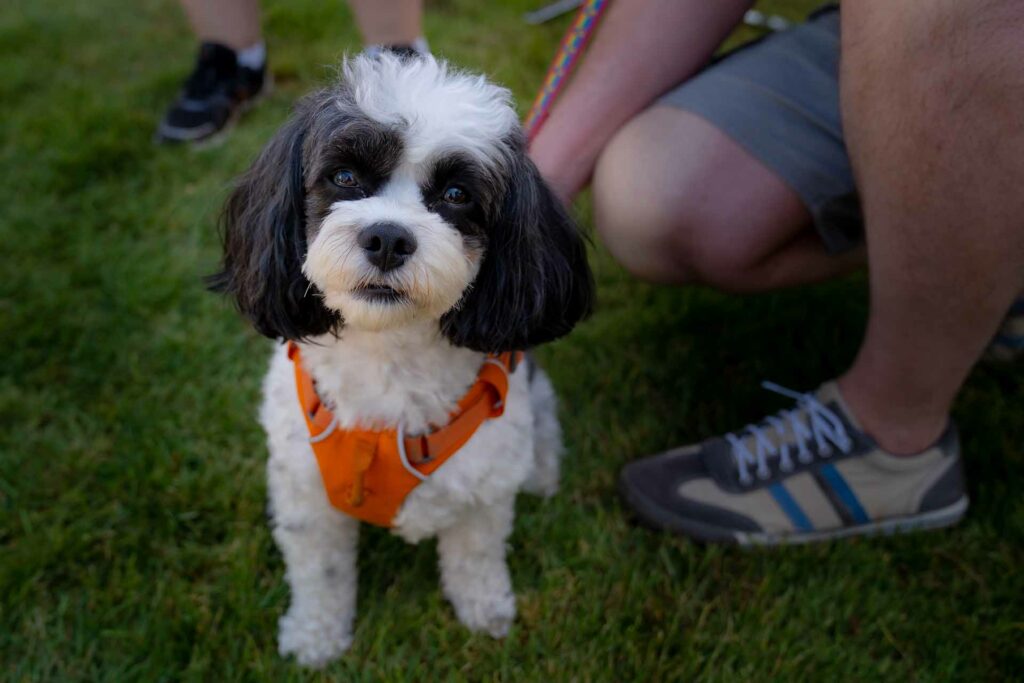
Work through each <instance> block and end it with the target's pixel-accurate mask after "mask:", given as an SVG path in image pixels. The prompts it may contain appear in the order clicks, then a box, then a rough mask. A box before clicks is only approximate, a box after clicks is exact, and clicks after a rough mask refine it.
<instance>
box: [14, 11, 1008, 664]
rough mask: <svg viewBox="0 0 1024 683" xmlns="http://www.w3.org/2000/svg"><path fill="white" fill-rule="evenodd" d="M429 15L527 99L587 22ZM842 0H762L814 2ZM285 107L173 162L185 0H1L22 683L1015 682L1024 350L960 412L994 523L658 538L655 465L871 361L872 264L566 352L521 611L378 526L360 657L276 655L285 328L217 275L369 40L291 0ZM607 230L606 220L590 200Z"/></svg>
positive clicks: (604, 308)
mask: <svg viewBox="0 0 1024 683" xmlns="http://www.w3.org/2000/svg"><path fill="white" fill-rule="evenodd" d="M537 4H540V0H508V1H503V2H486V3H484V2H474V1H473V0H437V1H436V2H432V3H429V6H428V15H427V35H428V36H429V38H430V40H431V43H432V45H433V47H434V49H435V50H437V51H438V52H439V53H441V54H444V55H446V56H448V57H449V58H451V59H452V60H453V61H455V62H457V63H459V64H463V65H466V66H470V67H473V68H475V69H480V70H483V71H485V72H487V73H488V74H490V75H491V76H492V77H493V78H495V79H496V80H498V81H500V82H502V83H505V84H507V85H508V86H510V87H511V88H512V89H513V90H514V91H515V93H516V95H517V97H518V99H519V106H520V109H521V110H522V111H525V109H526V107H527V106H528V104H529V100H530V97H531V96H532V94H533V91H534V89H535V88H536V86H537V85H538V84H539V83H540V81H541V78H542V75H543V71H544V68H545V66H546V64H547V61H548V60H549V58H550V56H551V54H552V52H553V50H554V48H555V45H556V44H557V41H558V39H559V37H560V35H561V33H562V31H563V30H564V28H565V26H566V25H567V22H568V18H563V19H561V20H559V21H556V22H553V23H551V24H548V25H545V26H542V27H539V28H538V27H529V26H527V25H525V24H524V23H523V22H522V21H521V20H520V15H521V14H522V12H523V11H525V10H526V9H529V8H532V7H534V6H535V5H537ZM815 4H816V0H786V1H783V0H776V1H774V2H769V1H767V0H766V1H765V2H763V3H762V9H766V10H771V11H775V12H779V13H781V14H783V15H785V16H788V17H791V18H796V17H799V16H800V15H802V14H803V13H804V12H806V11H807V10H809V9H811V8H812V6H813V5H815ZM264 26H265V30H266V32H267V36H268V41H269V51H270V56H271V61H272V66H273V70H274V76H275V79H276V82H277V90H276V92H275V94H274V95H273V97H272V98H271V99H270V100H269V102H267V103H266V104H265V105H264V106H262V107H260V108H259V109H257V110H256V111H254V112H253V113H251V114H250V115H249V116H247V117H246V118H245V119H244V120H243V122H242V125H241V126H240V127H238V128H237V129H236V130H235V131H234V132H233V133H232V135H231V136H230V138H229V139H228V140H227V141H226V142H225V144H222V145H220V146H218V147H215V148H209V149H203V150H192V149H187V148H168V147H155V146H153V144H152V143H151V135H152V131H153V127H154V124H155V121H156V119H157V117H158V116H159V115H160V113H161V112H162V109H163V107H164V106H166V104H167V103H168V101H169V99H170V98H171V97H172V96H173V94H174V93H175V91H176V89H177V86H178V83H179V81H180V79H181V78H182V77H183V76H184V74H185V73H186V71H187V70H188V68H189V66H190V63H191V59H192V52H193V49H194V48H193V45H192V42H191V38H190V37H189V34H188V31H187V29H186V26H185V22H184V20H183V18H182V17H181V14H180V12H179V11H178V8H177V6H176V5H175V3H174V2H172V0H138V1H135V2H131V3H125V2H118V1H115V0H90V1H89V2H58V1H57V0H34V1H29V0H7V1H6V2H5V3H3V4H2V5H0V55H2V62H0V63H2V65H3V77H2V79H0V106H2V108H3V115H2V117H0V130H2V137H0V273H2V278H0V348H2V349H3V351H4V359H3V361H2V363H0V676H2V677H3V678H4V680H10V681H164V680H196V681H230V680H268V681H285V680H449V679H456V680H457V679H469V680H499V679H500V680H543V681H548V680H570V679H573V680H579V681H591V680H592V681H613V680H614V681H629V680H645V681H647V680H650V681H654V680H692V679H695V678H696V679H702V680H815V681H818V680H883V679H884V680H907V679H914V680H926V681H927V680H936V681H941V680H1002V679H1006V678H1011V677H1013V676H1014V675H1016V676H1020V675H1021V672H1024V572H1021V571H1020V568H1021V565H1022V563H1024V549H1022V548H1024V496H1022V495H1021V494H1020V491H1022V490H1024V417H1022V416H1024V392H1022V388H1024V365H1022V364H1020V363H1018V364H1016V365H1011V366H1005V365H1004V366H991V367H981V368H979V369H978V370H976V371H975V372H974V374H973V375H972V377H971V379H970V381H969V383H968V385H967V387H966V389H965V391H964V392H963V394H962V396H961V398H960V400H959V401H958V403H957V405H956V411H955V412H956V418H957V419H958V420H959V423H960V426H961V428H962V431H963V434H964V437H965V440H964V449H965V453H966V466H967V471H968V476H969V479H970V494H971V498H972V501H973V507H972V509H971V512H970V513H969V515H968V517H967V519H966V521H965V522H964V523H963V524H962V525H961V526H959V527H958V528H956V529H953V530H948V531H943V532H934V533H929V534H924V535H918V536H909V537H899V538H885V539H874V540H858V541H853V542H846V543H836V544H830V545H820V546H816V547H807V548H794V549H782V550H773V551H753V552H750V551H747V552H745V551H741V550H736V549H720V548H714V547H700V546H696V545H693V544H691V543H688V542H686V541H683V540H680V539H676V538H669V537H665V536H662V535H659V534H656V533H652V532H650V531H647V530H645V529H642V528H639V527H637V526H635V525H634V524H632V523H631V522H630V521H629V519H628V517H627V515H626V514H624V510H623V509H622V507H621V505H620V503H619V501H618V498H617V495H616V492H615V480H616V475H617V471H618V469H619V467H620V466H621V465H622V464H623V463H625V462H627V461H629V460H630V459H632V458H635V457H638V456H640V455H643V454H646V453H649V452H652V451H655V450H659V449H662V448H665V447H668V446H670V445H673V444H678V443H682V442H689V441H694V440H698V439H701V438H704V437H706V436H709V435H712V434H715V433H721V432H723V431H726V430H729V429H733V428H736V427H739V426H740V425H742V424H743V423H744V422H746V421H748V420H750V419H752V418H756V417H759V416H760V415H762V414H764V413H765V412H766V411H768V410H775V409H777V408H779V407H781V405H782V404H780V403H779V401H778V400H777V398H778V397H774V396H773V395H771V394H768V393H766V392H764V391H762V390H761V389H759V387H758V384H759V382H760V381H761V380H762V379H766V378H769V379H772V380H775V381H777V382H780V383H782V384H785V385H787V386H792V387H796V388H810V387H813V386H815V385H816V384H817V383H818V382H819V381H820V380H822V379H824V378H826V377H830V376H833V375H835V374H836V373H837V372H838V371H840V370H841V369H842V368H843V367H844V366H845V364H847V363H848V362H849V361H850V360H851V358H852V356H853V354H854V352H855V350H856V346H857V343H858V341H859V338H860V335H861V332H862V330H863V321H864V316H865V312H866V308H867V300H866V288H865V280H864V278H863V276H856V277H852V278H849V279H847V280H844V281H841V282H835V283H830V284H827V285H822V286H817V287H809V288H803V289H800V290H796V291H789V292H784V293H779V294H773V295H765V296H755V297H734V296H726V295H722V294H717V293H714V292H711V291H708V290H704V289H671V288H662V287H653V286H648V285H645V284H641V283H638V282H636V281H634V280H632V279H630V278H629V277H628V276H627V275H626V274H625V273H624V272H623V271H622V270H621V269H619V268H618V267H617V266H616V265H614V264H613V263H612V262H611V260H610V259H609V258H608V256H607V255H606V253H605V252H604V251H603V250H602V249H601V248H600V247H599V246H598V247H595V249H594V252H593V262H594V266H595V270H596V274H597V278H598V282H599V296H600V305H599V308H598V311H597V313H596V314H595V315H594V316H593V318H592V319H591V320H590V321H588V322H587V323H585V324H584V325H582V326H581V327H580V328H578V330H577V331H576V332H575V333H574V334H573V335H572V336H571V337H570V338H568V339H565V340H562V341H559V342H558V343H555V344H552V345H550V346H548V347H546V348H544V349H541V350H540V352H539V356H540V358H541V360H542V362H544V363H545V364H546V366H547V367H548V368H549V370H550V373H551V375H552V378H553V380H554V382H555V384H556V386H557V388H558V390H559V393H560V395H561V398H562V418H563V421H564V424H565V428H566V439H567V443H568V446H569V454H568V456H567V462H566V466H565V479H564V485H563V489H562V492H561V494H560V495H559V496H558V497H557V498H556V499H554V500H553V501H550V502H548V503H544V504H541V503H540V502H538V501H537V500H534V499H532V498H528V497H523V498H521V500H520V503H519V514H518V519H517V521H516V530H515V533H514V535H513V536H512V538H511V541H510V547H511V560H510V561H511V568H512V573H513V578H514V583H515V587H516V590H517V593H518V596H519V619H518V621H517V623H516V625H515V626H514V627H513V630H512V633H511V634H510V636H509V637H508V638H507V639H506V640H503V641H495V640H492V639H490V638H488V637H485V636H472V635H470V634H469V633H468V632H467V631H466V630H465V629H464V628H463V627H462V626H461V625H460V624H459V623H458V622H457V621H456V620H455V617H454V615H453V613H452V611H451V609H450V607H449V606H448V605H447V604H446V603H445V602H444V600H443V599H442V597H441V594H440V591H439V589H438V587H437V570H436V566H435V565H436V552H435V549H434V547H433V544H431V543H424V544H422V545H420V546H416V547H413V546H408V545H405V544H403V543H402V542H400V541H398V540H397V539H395V538H392V537H390V536H389V535H387V534H386V533H385V532H383V531H381V530H371V531H369V532H368V533H365V534H364V536H363V540H362V553H361V566H362V572H361V576H360V588H359V590H360V614H359V617H358V620H357V631H356V639H355V645H354V647H353V648H352V650H351V652H350V653H349V654H347V655H346V656H345V657H344V658H343V659H342V660H340V661H339V662H337V663H336V664H334V665H332V666H331V667H330V668H328V669H327V670H326V671H325V672H322V673H310V672H305V671H302V670H300V669H298V668H297V667H296V666H295V665H294V664H293V663H292V662H291V661H288V660H282V659H281V658H280V657H279V656H278V655H277V652H276V642H275V639H276V633H275V631H276V621H277V617H278V615H279V614H281V612H282V611H283V609H284V608H285V605H286V601H287V592H286V589H285V586H284V582H283V578H282V572H283V566H282V562H281V558H280V556H279V555H278V553H277V550H276V549H275V547H274V545H273V542H272V540H271V538H270V534H269V532H268V529H267V526H266V520H265V516H264V506H265V499H266V491H265V485H264V480H263V465H264V459H265V448H264V445H263V438H262V434H261V432H260V429H259V427H258V425H257V424H256V421H255V408H256V402H257V398H258V386H259V381H260V377H261V375H262V373H263V370H264V367H265V364H266V359H267V356H268V353H269V350H270V343H269V342H267V341H266V340H264V339H262V338H259V337H258V336H257V335H256V334H255V333H254V332H253V331H252V330H250V329H249V328H248V327H247V326H246V325H245V324H244V323H243V321H242V320H241V319H240V318H239V316H238V315H237V314H236V313H235V312H234V310H233V309H232V307H231V305H230V303H229V302H227V301H224V300H222V299H220V298H218V297H216V296H213V295H211V294H209V293H207V292H205V291H204V289H203V286H202V283H201V277H202V276H203V275H204V274H206V273H209V272H211V271H212V270H213V269H214V267H215V264H216V262H217V258H218V251H219V246H218V239H217V235H216V230H215V216H216V214H217V211H218V208H219V205H220V203H221V202H222V200H223V198H224V196H225V192H226V188H227V187H228V185H229V183H230V181H231V179H232V178H233V177H234V176H236V175H237V174H238V173H240V172H241V171H242V170H243V169H244V168H245V167H246V165H247V163H248V162H249V160H250V159H251V158H252V157H253V155H254V154H255V153H256V152H257V150H258V149H259V148H260V146H261V144H262V143H263V142H264V141H266V140H267V139H268V137H269V136H270V135H271V133H272V132H273V131H274V130H275V128H276V127H277V126H278V125H279V124H280V123H281V122H282V120H283V119H284V118H285V116H286V115H287V112H288V109H289V106H290V104H291V103H292V102H293V101H294V100H295V99H296V98H297V97H298V96H300V95H301V94H302V93H304V92H305V91H307V90H309V89H311V88H313V87H315V86H316V85H317V84H320V83H322V82H324V81H325V80H326V79H328V78H330V76H331V74H332V69H333V66H332V65H335V64H336V63H337V60H338V57H339V55H340V54H341V53H342V52H343V51H344V50H346V49H349V50H351V49H356V48H357V46H358V40H357V34H356V31H355V29H354V27H353V25H352V22H351V20H350V18H349V14H348V9H347V7H346V6H345V4H344V3H343V2H341V0H334V1H333V2H317V1H315V0H274V1H273V2H267V3H265V15H264ZM578 208H579V210H580V212H581V218H582V220H583V221H584V222H587V216H586V209H585V206H584V205H583V204H581V205H580V207H578Z"/></svg>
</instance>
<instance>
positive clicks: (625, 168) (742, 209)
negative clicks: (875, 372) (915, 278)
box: [593, 106, 863, 291]
mask: <svg viewBox="0 0 1024 683" xmlns="http://www.w3.org/2000/svg"><path fill="white" fill-rule="evenodd" d="M593 195H594V211H595V223H596V226H597V230H598V232H599V233H600V234H601V237H602V239H603V241H604V243H605V244H606V245H607V247H608V249H609V251H611V253H612V255H614V256H615V258H616V259H617V260H618V261H619V262H620V263H622V264H623V265H624V266H625V267H626V268H628V269H629V270H630V271H631V272H632V273H634V274H635V275H637V276H639V277H641V278H643V279H646V280H652V281H655V282H663V283H672V284H681V283H685V282H693V281H700V282H704V283H707V284H710V285H713V286H716V287H719V288H722V289H728V290H731V291H760V290H768V289H775V288H778V287H784V286H790V285H796V284H802V283H808V282H815V281H819V280H824V279H828V278H830V277H834V276H836V275H839V274H841V273H845V272H848V271H850V270H851V269H854V268H857V267H859V266H860V265H862V264H863V253H862V252H861V251H860V250H858V251H856V252H854V253H848V254H844V255H842V256H832V255H829V254H827V253H826V252H825V248H824V246H823V244H822V242H821V239H820V238H819V237H818V235H817V234H816V233H815V232H814V229H813V227H812V226H811V217H810V214H809V213H808V211H807V209H806V208H805V207H804V205H803V203H802V202H801V200H800V198H799V197H798V196H797V195H796V193H795V192H794V191H793V190H791V189H790V188H789V187H788V186H787V185H786V184H785V183H784V182H783V181H782V180H781V179H780V178H779V177H778V176H777V175H775V173H774V172H772V171H771V170H770V169H769V168H767V167H766V166H765V165H764V164H762V163H761V162H760V161H758V160H757V159H756V158H754V157H753V156H751V155H750V154H749V153H748V152H747V151H746V150H744V149H743V148H742V147H741V146H740V145H739V144H737V143H736V142H734V141H733V140H732V139H731V138H730V137H729V136H727V135H726V134H725V133H723V132H722V131H720V130H719V129H718V128H716V127H715V126H714V125H712V124H711V123H709V122H708V121H706V120H704V119H702V118H700V117H699V116H696V115H695V114H692V113H690V112H687V111H684V110H681V109H676V108H674V107H669V106H654V107H652V108H651V109H649V110H647V111H645V112H643V113H642V114H640V115H639V116H637V117H636V118H634V119H633V120H632V121H630V122H629V123H628V124H627V125H626V126H625V127H624V128H623V129H622V130H621V131H619V133H617V134H616V136H615V137H614V138H612V140H611V142H610V143H609V145H608V147H607V148H606V149H605V150H604V152H602V154H601V156H600V157H599V159H598V163H597V168H596V169H595V171H594V184H593Z"/></svg>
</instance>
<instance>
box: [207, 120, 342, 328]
mask: <svg viewBox="0 0 1024 683" xmlns="http://www.w3.org/2000/svg"><path fill="white" fill-rule="evenodd" d="M309 118H310V117H309V113H308V107H306V106H303V105H300V106H299V107H298V109H297V111H296V114H295V115H294V116H293V117H292V119H291V120H290V121H288V123H287V124H285V126H284V127H283V128H282V129H281V130H280V131H278V133H277V134H276V135H275V136H274V138H273V139H272V140H271V141H270V142H269V143H268V144H267V146H266V147H265V148H264V149H263V151H262V152H261V153H260V156H259V158H257V159H256V161H255V163H253V165H252V168H250V169H249V171H248V172H247V173H246V174H245V175H244V176H242V178H241V179H240V180H239V181H238V184H237V185H236V187H235V189H234V191H233V192H232V193H231V196H230V197H229V198H228V201H227V203H226V204H225V206H224V212H223V214H222V216H221V231H222V233H223V241H224V261H223V268H222V270H221V272H219V273H217V274H215V275H212V276H211V277H210V278H209V279H208V280H207V283H208V285H209V286H210V288H211V289H213V290H214V291H218V292H223V293H225V294H229V295H232V296H234V297H235V300H236V302H237V304H238V308H239V310H240V311H241V312H242V313H243V314H244V315H245V316H246V317H247V318H248V319H249V320H250V321H251V322H252V324H253V325H254V326H255V327H256V329H257V330H258V331H259V332H260V333H262V334H264V335H266V336H268V337H272V338H279V337H283V338H285V339H295V340H297V339H303V338H306V337H310V336H314V335H317V334H323V333H325V332H329V331H331V330H333V329H335V328H336V327H337V325H338V323H339V322H340V321H339V320H338V316H337V315H336V314H335V313H332V312H331V311H329V310H328V309H327V308H326V307H325V306H324V305H323V304H322V303H321V301H320V297H319V296H317V292H316V290H315V288H314V287H313V286H312V285H311V284H310V282H309V280H307V279H306V276H305V275H303V274H302V262H303V259H305V256H306V226H305V223H306V220H305V218H306V192H305V186H304V178H303V143H304V141H305V136H306V131H307V128H308V125H309Z"/></svg>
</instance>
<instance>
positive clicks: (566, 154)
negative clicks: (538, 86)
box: [530, 0, 752, 201]
mask: <svg viewBox="0 0 1024 683" xmlns="http://www.w3.org/2000/svg"><path fill="white" fill-rule="evenodd" d="M611 3H612V4H611V6H610V7H609V8H608V11H607V13H606V14H605V17H604V19H603V20H602V22H601V25H600V26H599V27H598V29H597V34H596V35H595V36H594V41H593V44H592V45H591V46H590V49H589V50H588V52H587V55H586V56H585V58H584V59H583V60H582V61H581V62H580V65H579V70H578V72H577V73H576V75H575V77H574V78H573V80H572V82H571V83H570V84H569V86H568V87H567V88H566V90H565V91H564V92H563V93H562V94H561V96H560V97H559V100H558V102H557V103H556V104H555V107H554V109H553V110H552V111H551V115H550V117H549V118H548V120H547V121H546V122H545V123H544V124H543V126H542V127H541V129H540V132H539V133H538V135H537V137H536V138H535V139H534V141H533V143H532V144H531V145H530V154H531V156H532V157H533V160H534V162H535V163H536V164H537V166H538V168H539V169H540V171H541V173H542V174H543V175H544V177H545V178H546V179H547V181H548V182H549V183H550V184H551V186H552V188H553V189H554V190H555V191H556V192H557V193H558V194H559V195H560V196H561V197H562V199H564V200H567V201H568V200H570V199H572V197H573V196H574V195H575V194H576V193H577V192H579V191H580V189H582V188H583V186H584V185H586V184H587V182H588V181H589V180H590V176H591V173H593V170H594V165H595V164H596V163H597V158H598V156H599V155H600V153H601V150H602V149H603V148H604V146H605V144H607V142H608V141H609V140H610V139H611V137H612V135H614V134H615V131H617V130H618V129H619V128H621V127H622V125H623V124H625V123H626V122H627V121H628V120H629V119H631V118H632V117H633V116H635V115H636V114H637V113H639V112H640V111H641V110H643V109H645V108H646V107H647V106H648V105H649V104H650V103H651V102H652V101H654V99H655V98H657V97H658V96H659V95H661V94H663V93H664V92H665V91H667V90H668V89H669V88H671V87H672V86H673V85H675V84H677V83H680V82H681V81H683V80H684V79H686V78H688V77H689V76H692V75H693V74H694V73H696V72H697V71H698V70H699V69H700V68H701V67H702V66H703V65H704V64H705V63H706V62H707V61H708V59H709V58H710V57H711V55H712V54H713V53H714V51H715V49H716V48H717V47H718V46H719V45H720V44H721V42H722V41H723V40H724V39H725V37H726V36H727V35H728V34H729V32H730V31H731V30H732V29H733V28H734V27H735V26H736V24H738V23H739V22H740V20H741V19H742V18H743V14H744V12H746V10H747V9H749V8H750V5H751V4H752V3H751V0H611Z"/></svg>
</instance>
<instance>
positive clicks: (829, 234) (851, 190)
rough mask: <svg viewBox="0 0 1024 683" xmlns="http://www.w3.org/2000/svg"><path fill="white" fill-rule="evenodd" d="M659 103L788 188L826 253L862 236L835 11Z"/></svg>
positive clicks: (722, 62) (738, 53)
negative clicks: (696, 120)
mask: <svg viewBox="0 0 1024 683" xmlns="http://www.w3.org/2000/svg"><path fill="white" fill-rule="evenodd" d="M661 103H663V104H668V105H671V106H674V107H679V108H680V109H685V110H686V111H689V112H692V113H694V114H697V115H698V116H700V117H701V118H704V119H706V120H707V121H709V122H711V123H712V124H714V126H715V127H716V128H719V129H720V130H722V131H723V132H724V133H725V134H726V135H728V136H729V137H731V138H732V139H733V140H735V141H736V142H738V143H739V144H740V145H741V146H742V147H743V148H744V149H746V150H747V151H748V152H750V153H751V154H752V155H753V156H754V157H756V158H757V159H758V160H759V161H761V163H763V164H764V165H765V166H767V167H768V168H769V169H771V170H772V171H773V172H774V173H775V174H776V175H778V176H779V177H780V178H781V179H782V180H783V181H784V182H785V183H786V184H787V185H788V186H789V187H791V188H792V189H793V190H794V191H795V192H796V193H797V195H799V197H800V199H801V200H802V201H803V203H804V204H805V205H806V206H807V208H808V209H809V210H810V212H811V215H812V217H813V218H814V224H815V226H816V227H817V229H818V232H819V234H820V235H821V238H822V240H823V241H824V243H825V247H826V249H828V251H830V252H832V253H836V252H841V251H845V250H847V249H851V248H853V247H855V246H857V245H859V244H860V243H861V242H862V241H863V222H862V220H861V215H860V207H859V203H858V201H857V194H856V188H855V187H854V183H853V172H852V171H851V169H850V158H849V156H848V155H847V152H846V145H845V144H844V142H843V130H842V125H841V123H840V116H839V10H838V8H837V7H835V6H830V7H826V8H824V9H822V10H819V11H818V12H815V13H814V14H812V15H811V16H810V18H809V19H808V20H807V22H805V23H803V24H799V25H797V26H794V27H793V28H790V29H787V30H785V31H781V32H779V33H774V34H771V35H769V36H767V37H765V38H763V39H761V40H758V41H755V42H753V43H748V44H747V45H744V46H742V47H740V48H739V49H737V50H735V51H733V52H731V53H728V54H726V55H725V56H723V57H722V58H721V59H718V60H716V61H715V62H713V63H712V64H711V65H710V66H708V68H706V69H705V70H704V71H702V72H701V73H699V74H697V75H696V76H694V77H693V78H691V79H690V80H688V81H686V82H685V83H683V84H682V85H680V86H678V87H677V88H676V89H675V90H672V91H671V92H669V93H668V94H667V95H665V96H664V97H663V98H662V99H661Z"/></svg>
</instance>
